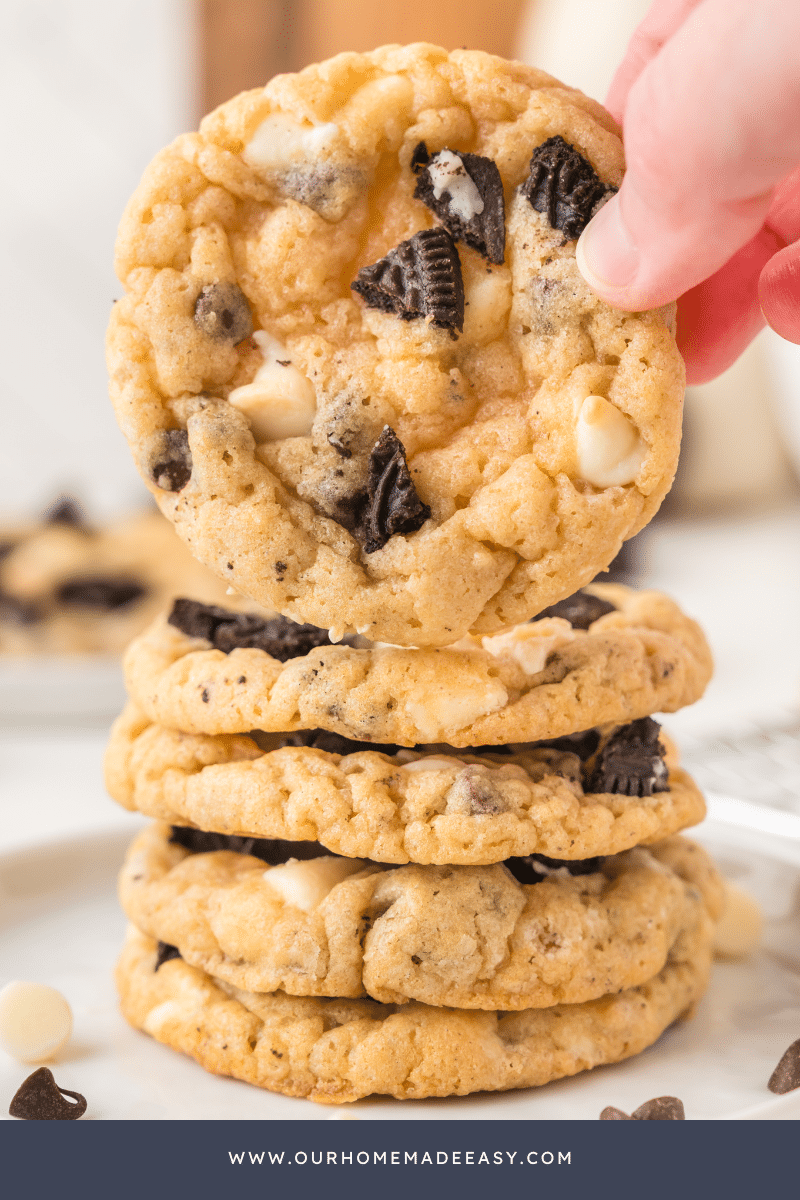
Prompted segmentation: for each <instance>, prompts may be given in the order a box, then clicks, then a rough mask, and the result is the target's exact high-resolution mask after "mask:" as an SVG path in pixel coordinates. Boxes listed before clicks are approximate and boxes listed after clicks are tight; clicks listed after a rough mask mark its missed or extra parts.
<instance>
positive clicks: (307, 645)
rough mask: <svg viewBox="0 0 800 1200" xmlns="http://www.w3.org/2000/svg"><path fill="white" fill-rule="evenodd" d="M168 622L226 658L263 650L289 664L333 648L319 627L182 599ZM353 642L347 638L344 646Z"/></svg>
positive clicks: (285, 618)
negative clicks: (312, 652) (321, 648)
mask: <svg viewBox="0 0 800 1200" xmlns="http://www.w3.org/2000/svg"><path fill="white" fill-rule="evenodd" d="M167 619H168V621H169V624H170V625H174V626H175V628H176V629H180V631H181V632H182V633H185V634H186V635H187V637H201V638H205V639H206V641H208V642H211V644H212V646H213V647H214V649H215V650H222V651H223V653H225V654H230V652H231V650H236V649H237V648H240V649H249V650H263V651H264V652H265V653H266V654H269V655H271V656H272V658H277V659H278V660H279V661H280V662H287V661H288V660H289V659H290V658H299V657H300V656H301V655H303V654H308V652H309V650H313V649H315V648H316V647H317V646H330V644H331V640H330V638H329V637H328V634H327V632H326V631H325V630H324V629H318V628H317V626H316V625H298V624H297V623H296V622H295V621H290V620H288V618H287V617H272V618H270V619H269V620H267V619H266V618H264V617H259V616H257V615H256V614H255V613H238V612H231V610H230V609H229V608H220V607H219V606H217V605H215V604H200V603H199V601H197V600H187V599H185V598H183V597H181V598H179V599H178V600H176V601H175V603H174V604H173V606H172V612H171V613H170V614H169V617H168V618H167ZM351 640H352V639H347V638H345V639H344V641H345V645H349V644H350V641H351Z"/></svg>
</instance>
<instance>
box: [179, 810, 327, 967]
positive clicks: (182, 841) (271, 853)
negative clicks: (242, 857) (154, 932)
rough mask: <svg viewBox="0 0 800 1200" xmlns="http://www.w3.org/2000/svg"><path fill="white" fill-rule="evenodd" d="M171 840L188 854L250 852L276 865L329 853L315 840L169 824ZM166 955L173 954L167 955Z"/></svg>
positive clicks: (254, 856) (253, 855)
mask: <svg viewBox="0 0 800 1200" xmlns="http://www.w3.org/2000/svg"><path fill="white" fill-rule="evenodd" d="M169 840H170V841H171V842H175V843H177V845H179V846H183V848H184V849H185V850H189V851H190V852H191V853H192V854H211V853H213V852H214V851H216V850H231V851H233V853H234V854H250V855H252V857H253V858H260V859H261V860H262V861H263V862H265V863H269V864H270V866H273V867H277V866H279V865H280V864H281V863H285V862H288V861H289V859H290V858H297V859H301V860H303V861H305V860H307V859H310V858H320V857H321V856H322V855H324V854H330V851H329V850H326V849H325V847H324V846H321V845H320V843H319V842H290V841H286V840H285V839H283V838H253V837H239V836H238V835H237V834H231V833H206V832H205V831H204V830H202V829H188V828H186V826H183V825H173V826H172V834H171V835H170V839H169ZM170 957H173V956H172V955H170Z"/></svg>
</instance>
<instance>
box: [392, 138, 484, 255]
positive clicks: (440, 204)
mask: <svg viewBox="0 0 800 1200" xmlns="http://www.w3.org/2000/svg"><path fill="white" fill-rule="evenodd" d="M423 153H424V154H425V156H426V159H425V160H424V161H423V159H422V154H423ZM427 153H428V152H427V148H426V146H425V143H424V142H420V143H419V145H418V146H417V148H416V150H415V151H414V154H413V156H412V159H411V170H412V171H414V173H415V174H416V175H417V186H416V188H415V189H414V198H415V199H417V200H422V202H423V204H427V206H428V208H430V209H431V211H432V212H434V213H436V216H437V217H438V218H439V220H440V221H441V222H442V224H443V225H444V226H445V228H446V229H447V230H449V232H450V233H451V234H452V236H453V240H454V241H456V242H466V244H467V245H468V246H471V247H472V249H473V250H477V251H478V253H479V254H482V255H483V256H484V258H486V259H488V261H489V262H490V263H501V262H502V261H503V259H504V258H505V253H506V212H505V201H504V199H503V181H502V179H501V178H500V172H499V171H498V169H497V164H496V163H495V162H493V161H492V159H491V158H483V157H482V156H481V155H480V154H463V153H462V152H461V151H460V150H440V151H439V153H438V154H434V155H433V157H430V158H428V157H427ZM443 154H453V155H454V156H455V157H456V158H458V159H459V160H460V162H461V167H462V169H463V171H464V172H465V173H466V174H467V175H468V176H469V178H470V179H471V180H472V182H473V184H474V185H475V187H476V188H477V190H478V194H479V196H480V198H481V201H482V203H483V209H482V211H481V212H479V213H475V214H474V215H473V216H471V217H469V219H468V220H464V218H463V216H461V215H460V214H459V213H458V212H457V211H454V210H455V209H456V208H457V204H454V203H453V197H452V195H451V193H450V191H448V190H444V191H442V192H441V195H440V196H439V198H438V199H437V198H436V196H435V194H434V193H435V190H436V188H435V184H434V181H433V179H432V177H431V172H430V168H431V167H432V166H433V167H435V164H436V161H437V159H439V158H440V157H441V155H443Z"/></svg>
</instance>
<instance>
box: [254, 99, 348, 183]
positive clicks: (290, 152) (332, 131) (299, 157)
mask: <svg viewBox="0 0 800 1200" xmlns="http://www.w3.org/2000/svg"><path fill="white" fill-rule="evenodd" d="M338 133H339V127H338V126H337V125H333V124H331V123H328V124H325V125H302V124H301V123H300V122H299V121H295V120H294V118H293V117H289V116H286V115H285V114H284V113H273V114H272V116H270V117H267V118H266V120H264V121H262V122H261V124H260V125H259V127H258V129H257V130H256V131H255V133H254V134H253V136H252V138H251V139H250V141H249V142H248V143H247V145H246V146H245V148H244V151H243V153H242V158H243V159H244V161H245V162H246V163H247V165H248V166H250V167H253V168H255V170H261V171H266V172H278V171H285V170H287V169H288V168H290V167H293V166H296V165H297V163H299V162H306V161H308V160H310V159H313V158H315V157H316V156H317V155H318V154H320V153H321V152H323V151H324V150H326V149H327V148H328V147H329V146H330V145H331V143H332V142H333V141H334V140H335V139H336V137H337V135H338Z"/></svg>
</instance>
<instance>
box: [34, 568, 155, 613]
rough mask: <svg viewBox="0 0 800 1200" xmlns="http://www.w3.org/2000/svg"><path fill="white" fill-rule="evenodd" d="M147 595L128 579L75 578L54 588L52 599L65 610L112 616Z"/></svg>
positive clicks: (83, 576) (103, 577)
mask: <svg viewBox="0 0 800 1200" xmlns="http://www.w3.org/2000/svg"><path fill="white" fill-rule="evenodd" d="M146 595H147V588H146V587H145V586H144V585H143V584H141V583H139V581H138V580H137V579H133V578H131V577H130V576H128V575H116V576H112V575H79V576H77V577H76V578H74V579H67V580H65V581H64V583H62V584H61V585H60V586H59V587H58V588H56V592H55V598H56V600H57V601H58V603H59V604H63V605H64V606H65V607H67V608H91V609H95V610H99V611H101V612H115V611H116V610H117V609H118V608H125V607H126V605H128V604H134V603H135V602H136V601H137V600H141V599H142V597H143V596H146Z"/></svg>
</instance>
